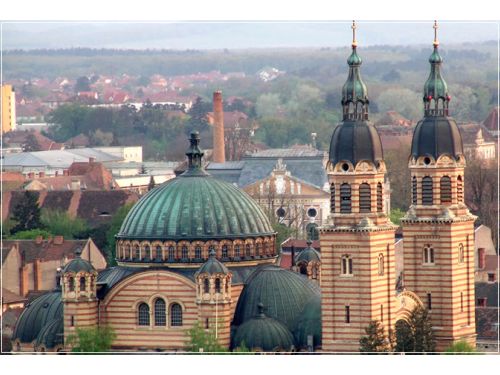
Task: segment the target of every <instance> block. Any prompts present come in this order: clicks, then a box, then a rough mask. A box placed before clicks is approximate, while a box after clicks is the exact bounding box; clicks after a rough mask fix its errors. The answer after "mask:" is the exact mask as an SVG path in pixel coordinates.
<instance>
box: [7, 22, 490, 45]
mask: <svg viewBox="0 0 500 375" xmlns="http://www.w3.org/2000/svg"><path fill="white" fill-rule="evenodd" d="M497 34H498V31H497V24H496V23H480V22H441V23H440V28H439V40H440V41H441V44H443V45H446V44H456V43H462V42H481V41H488V40H495V41H496V40H498V35H497ZM357 39H358V42H359V44H360V45H364V46H370V45H380V44H389V45H401V44H409V45H412V44H413V45H414V44H431V43H432V39H433V29H432V21H427V22H418V23H417V22H413V23H409V22H394V21H390V22H383V21H376V22H368V21H362V22H359V23H358V28H357ZM350 40H351V28H350V23H349V22H336V21H332V22H321V23H310V22H300V23H296V22H281V23H272V22H266V23H263V22H243V23H238V22H233V23H228V22H224V23H215V22H207V23H194V22H192V23H190V22H186V23H180V22H177V23H110V22H108V23H75V22H72V23H49V22H43V23H4V24H3V33H2V41H3V49H4V50H7V49H17V48H22V49H33V48H70V47H92V48H133V49H142V48H166V49H214V48H232V49H234V48H262V47H308V46H310V47H327V46H329V47H338V46H345V45H348V44H349V43H350Z"/></svg>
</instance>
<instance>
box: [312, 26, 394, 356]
mask: <svg viewBox="0 0 500 375" xmlns="http://www.w3.org/2000/svg"><path fill="white" fill-rule="evenodd" d="M352 30H353V41H352V52H351V55H350V56H349V58H348V60H347V64H348V65H349V75H348V78H347V81H346V83H345V84H344V86H343V88H342V102H341V104H342V112H343V120H342V122H341V124H339V125H338V126H337V127H336V128H335V130H334V132H333V135H332V140H331V143H330V153H329V161H328V163H327V173H328V180H329V184H330V193H331V204H330V216H329V223H328V224H327V225H324V226H323V227H322V228H320V247H321V281H320V285H321V311H322V348H323V350H325V351H335V352H338V351H352V352H357V351H359V339H360V337H361V336H362V335H364V328H365V327H367V326H368V324H369V323H370V321H371V320H378V321H380V322H381V323H382V325H383V326H384V327H385V328H386V332H387V330H388V328H392V327H393V326H394V296H395V277H394V233H395V229H396V227H395V226H394V225H393V224H392V223H391V222H390V220H389V219H388V218H387V215H386V213H385V210H384V198H383V197H384V180H385V172H386V168H385V163H384V159H383V151H382V143H381V141H380V137H379V135H378V133H377V130H376V129H375V127H374V126H373V125H372V124H371V122H370V121H369V114H368V105H369V100H368V92H367V88H366V85H365V83H364V82H363V80H362V78H361V72H360V67H361V63H362V60H361V58H360V57H359V55H358V52H357V41H356V25H355V23H354V22H353V25H352Z"/></svg>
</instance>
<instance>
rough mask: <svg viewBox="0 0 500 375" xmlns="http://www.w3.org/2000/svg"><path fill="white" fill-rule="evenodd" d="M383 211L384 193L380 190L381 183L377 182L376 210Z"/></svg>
mask: <svg viewBox="0 0 500 375" xmlns="http://www.w3.org/2000/svg"><path fill="white" fill-rule="evenodd" d="M383 211H384V195H383V190H382V183H381V182H379V183H378V184H377V212H383Z"/></svg>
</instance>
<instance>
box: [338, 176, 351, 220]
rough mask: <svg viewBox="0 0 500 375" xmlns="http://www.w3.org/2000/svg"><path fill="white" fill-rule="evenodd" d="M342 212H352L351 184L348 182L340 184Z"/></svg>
mask: <svg viewBox="0 0 500 375" xmlns="http://www.w3.org/2000/svg"><path fill="white" fill-rule="evenodd" d="M340 213H341V214H350V213H351V185H349V184H347V183H345V184H342V185H340Z"/></svg>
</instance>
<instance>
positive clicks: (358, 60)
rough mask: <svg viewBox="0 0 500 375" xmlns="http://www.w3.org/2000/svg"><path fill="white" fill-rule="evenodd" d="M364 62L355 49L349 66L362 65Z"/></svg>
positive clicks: (349, 59)
mask: <svg viewBox="0 0 500 375" xmlns="http://www.w3.org/2000/svg"><path fill="white" fill-rule="evenodd" d="M362 62H363V60H361V57H359V55H358V53H357V52H356V48H353V49H352V53H351V55H350V56H349V58H348V59H347V64H349V65H350V66H352V65H361V63H362Z"/></svg>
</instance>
